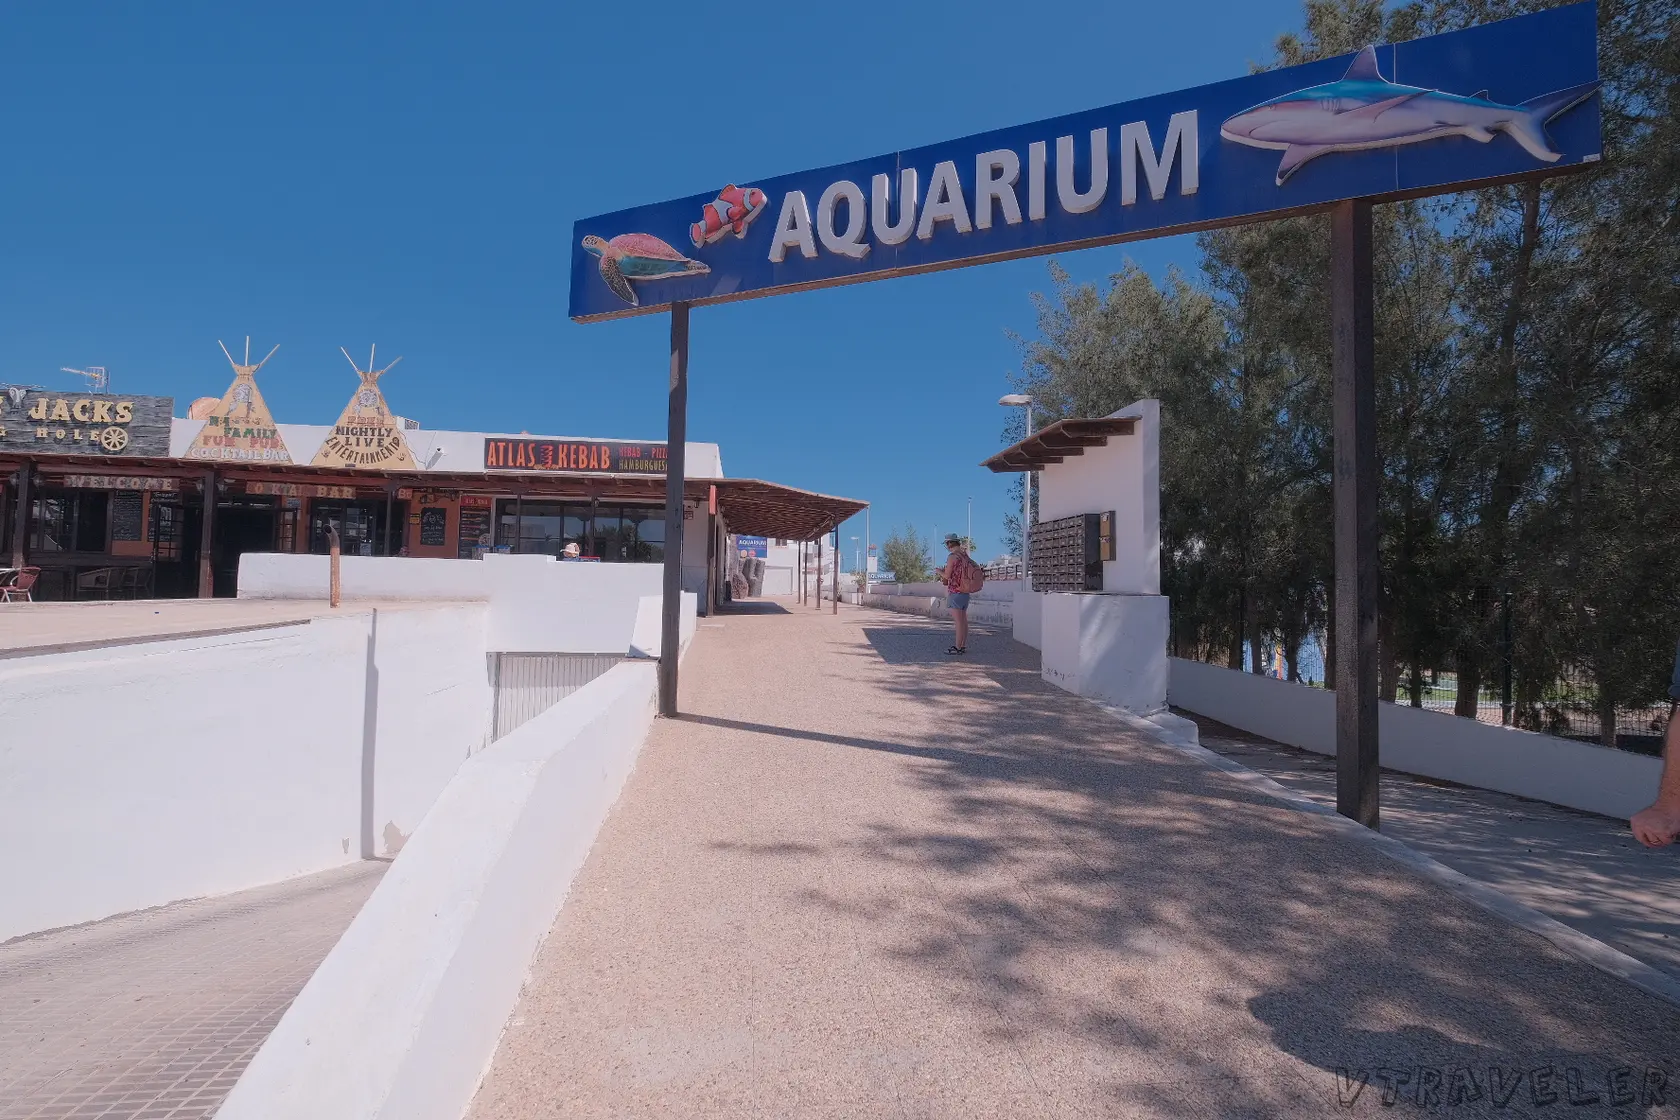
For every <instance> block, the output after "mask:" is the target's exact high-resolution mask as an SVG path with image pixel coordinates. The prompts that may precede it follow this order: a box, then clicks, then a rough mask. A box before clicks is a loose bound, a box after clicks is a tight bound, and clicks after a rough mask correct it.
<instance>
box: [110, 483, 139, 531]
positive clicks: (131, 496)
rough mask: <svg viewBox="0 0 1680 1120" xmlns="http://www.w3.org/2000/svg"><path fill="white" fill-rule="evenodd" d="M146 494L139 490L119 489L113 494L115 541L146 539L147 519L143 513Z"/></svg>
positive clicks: (112, 516)
mask: <svg viewBox="0 0 1680 1120" xmlns="http://www.w3.org/2000/svg"><path fill="white" fill-rule="evenodd" d="M144 509H145V496H144V495H143V494H141V493H140V491H138V490H118V491H117V492H116V493H115V494H112V495H111V539H112V540H114V541H143V540H145V539H146V520H145V517H144V516H143V515H142V511H143V510H144Z"/></svg>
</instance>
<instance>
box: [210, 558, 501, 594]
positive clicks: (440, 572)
mask: <svg viewBox="0 0 1680 1120" xmlns="http://www.w3.org/2000/svg"><path fill="white" fill-rule="evenodd" d="M485 569H486V565H485V564H484V562H483V561H480V560H441V559H429V558H422V557H415V556H345V557H343V558H341V560H340V561H339V589H340V591H341V592H342V594H343V596H344V598H346V599H406V600H415V599H447V600H449V601H451V602H461V601H470V600H480V601H482V600H485V599H488V598H490V586H489V583H488V581H487V579H486V575H485ZM331 575H332V567H331V558H330V557H326V556H313V555H296V554H293V553H286V552H247V553H245V554H244V555H242V556H241V557H240V558H239V584H238V588H239V597H240V598H241V599H325V598H326V597H327V589H328V583H329V582H330V580H331Z"/></svg>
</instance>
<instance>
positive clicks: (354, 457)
mask: <svg viewBox="0 0 1680 1120" xmlns="http://www.w3.org/2000/svg"><path fill="white" fill-rule="evenodd" d="M339 349H340V350H344V348H343V347H339ZM374 353H375V351H374V350H369V351H368V368H367V369H362V368H361V367H360V366H358V365H357V364H356V359H354V358H352V357H350V352H349V351H348V350H344V357H345V358H346V359H347V360H348V361H349V362H350V368H352V369H354V370H355V371H356V376H357V377H359V378H361V385H360V386H358V387H357V389H356V394H355V395H354V396H353V397H351V398H350V403H349V404H347V405H345V406H344V411H343V412H342V413H341V414H340V415H339V417H338V423H337V424H335V425H333V430H332V434H331V435H329V436H327V438H326V440H325V441H323V442H322V444H321V449H320V450H319V451H317V452H315V458H314V459H313V460H311V461H310V466H314V467H349V468H352V469H360V470H403V469H406V470H413V469H414V456H413V454H412V453H410V452H409V450H408V441H407V440H406V439H404V438H403V429H402V421H400V420H398V419H397V418H396V417H394V416H392V415H391V408H390V406H389V405H387V404H386V403H385V394H384V393H382V392H380V391H379V379H380V378H381V377H383V376H384V375H385V374H386V372H387V371H389V370H390V368H391V366H394V365H396V364H397V362H400V361H402V359H401V358H398V359H396V361H393V362H392V363H391V365H389V366H386V367H385V368H384V369H375V368H374V365H373V356H374Z"/></svg>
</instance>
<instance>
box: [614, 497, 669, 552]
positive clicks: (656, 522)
mask: <svg viewBox="0 0 1680 1120" xmlns="http://www.w3.org/2000/svg"><path fill="white" fill-rule="evenodd" d="M624 532H625V535H626V536H627V537H629V538H630V540H631V542H632V544H631V554H630V559H632V560H635V561H638V562H640V563H643V564H662V563H664V562H665V511H664V510H663V509H658V508H649V507H648V506H625V507H624Z"/></svg>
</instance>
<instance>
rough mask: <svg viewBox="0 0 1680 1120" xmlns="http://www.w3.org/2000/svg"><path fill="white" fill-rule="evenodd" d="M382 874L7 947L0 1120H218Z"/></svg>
mask: <svg viewBox="0 0 1680 1120" xmlns="http://www.w3.org/2000/svg"><path fill="white" fill-rule="evenodd" d="M386 866H387V865H386V864H384V863H379V862H368V863H359V864H353V865H351V866H349V867H345V868H341V869H338V870H335V871H329V872H324V873H322V874H319V875H310V876H305V877H303V878H299V879H292V880H289V881H287V882H284V883H277V884H274V885H272V886H266V887H258V888H255V889H253V890H248V891H241V892H239V893H237V894H231V895H225V896H221V897H218V898H206V899H196V900H193V901H189V902H177V903H172V904H170V905H168V906H162V907H158V908H156V909H152V910H143V911H139V912H137V913H133V914H123V915H119V916H117V917H114V918H107V919H105V920H103V921H99V922H91V923H88V924H86V925H80V926H73V927H70V928H68V929H61V930H54V931H50V932H47V933H41V934H33V935H30V936H27V937H22V938H18V939H16V940H13V941H10V942H7V943H6V944H4V945H0V1120H23V1118H25V1117H28V1118H32V1120H33V1118H40V1120H58V1118H61V1117H65V1118H67V1117H76V1118H82V1117H90V1118H91V1117H107V1118H112V1120H115V1118H118V1117H145V1118H148V1120H150V1118H154V1117H156V1118H163V1117H171V1118H179V1120H186V1118H199V1117H208V1116H210V1115H212V1114H213V1113H214V1112H215V1110H216V1108H217V1107H218V1106H219V1105H220V1104H221V1102H222V1098H223V1097H225V1096H226V1095H227V1093H228V1090H229V1089H231V1088H232V1086H233V1083H234V1081H235V1080H237V1079H238V1077H239V1075H240V1073H241V1072H242V1071H243V1070H244V1068H245V1066H246V1065H247V1064H248V1063H249V1062H250V1060H251V1056H252V1055H253V1054H255V1053H256V1050H257V1048H258V1047H259V1046H261V1045H262V1042H263V1040H264V1039H265V1038H267V1037H268V1034H269V1032H270V1031H271V1030H273V1028H274V1024H275V1023H276V1022H278V1021H279V1019H280V1016H281V1014H282V1013H283V1012H284V1011H285V1010H286V1008H287V1007H288V1006H289V1005H290V1004H291V1002H292V1000H293V999H294V998H296V996H297V993H298V992H299V990H301V989H302V987H303V985H304V983H305V981H307V980H308V979H309V977H310V975H311V974H312V973H313V972H314V971H315V968H316V966H318V965H319V964H320V963H321V960H322V959H323V958H324V957H325V956H326V955H327V952H328V950H330V949H331V948H332V946H333V945H334V944H335V943H336V942H337V941H338V938H339V936H340V935H341V934H342V933H343V932H344V930H345V928H346V927H347V926H348V925H349V924H350V919H351V918H353V917H354V916H355V914H356V911H357V910H359V909H360V908H361V905H362V903H363V902H364V901H366V899H367V896H368V895H369V894H371V893H372V891H373V888H374V887H375V886H376V885H377V884H378V882H379V877H380V876H381V875H382V874H383V873H384V871H385V868H386Z"/></svg>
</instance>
